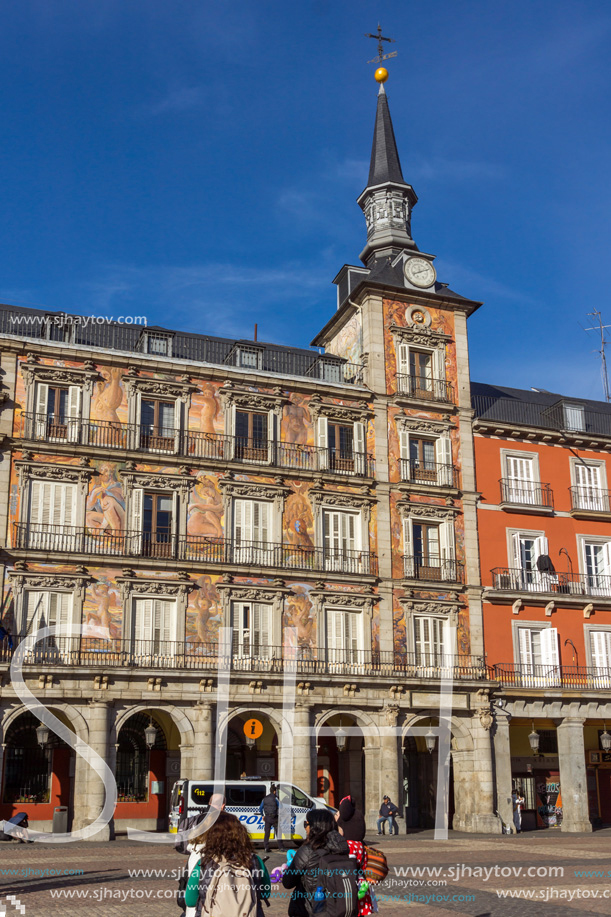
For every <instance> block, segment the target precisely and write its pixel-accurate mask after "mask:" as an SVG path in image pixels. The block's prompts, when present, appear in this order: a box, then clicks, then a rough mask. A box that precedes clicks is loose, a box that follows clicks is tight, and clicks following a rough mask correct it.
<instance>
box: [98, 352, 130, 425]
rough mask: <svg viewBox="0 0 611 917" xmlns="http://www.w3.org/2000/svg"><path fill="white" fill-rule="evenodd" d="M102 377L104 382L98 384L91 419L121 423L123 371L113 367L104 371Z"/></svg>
mask: <svg viewBox="0 0 611 917" xmlns="http://www.w3.org/2000/svg"><path fill="white" fill-rule="evenodd" d="M101 375H102V378H103V379H104V381H103V382H97V383H96V393H95V395H94V398H93V401H92V403H91V419H92V420H106V421H108V422H109V423H120V422H121V421H120V419H119V415H118V414H117V408H118V407H119V405H120V404H121V402H122V401H123V386H122V385H121V377H122V375H123V370H122V369H121V368H120V367H119V366H111V367H110V368H109V369H104V370H102V372H101Z"/></svg>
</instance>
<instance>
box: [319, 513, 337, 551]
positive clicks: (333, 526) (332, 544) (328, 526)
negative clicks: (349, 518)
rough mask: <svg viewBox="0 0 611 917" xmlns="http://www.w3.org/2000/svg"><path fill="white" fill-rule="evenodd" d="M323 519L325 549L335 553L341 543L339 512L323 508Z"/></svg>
mask: <svg viewBox="0 0 611 917" xmlns="http://www.w3.org/2000/svg"><path fill="white" fill-rule="evenodd" d="M323 520H324V541H325V550H327V551H329V552H331V553H334V554H336V553H337V552H338V551H339V549H340V544H341V541H340V539H341V521H340V514H339V513H336V512H332V511H331V510H325V512H324V513H323Z"/></svg>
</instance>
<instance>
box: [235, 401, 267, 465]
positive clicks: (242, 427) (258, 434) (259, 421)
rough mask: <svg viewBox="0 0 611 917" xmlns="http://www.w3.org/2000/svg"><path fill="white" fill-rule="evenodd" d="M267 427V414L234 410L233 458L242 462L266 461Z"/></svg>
mask: <svg viewBox="0 0 611 917" xmlns="http://www.w3.org/2000/svg"><path fill="white" fill-rule="evenodd" d="M268 429H269V416H268V414H263V413H256V412H254V411H240V410H236V412H235V451H234V456H235V458H236V459H239V460H240V461H243V462H267V461H268V459H269V443H268V440H269V435H268Z"/></svg>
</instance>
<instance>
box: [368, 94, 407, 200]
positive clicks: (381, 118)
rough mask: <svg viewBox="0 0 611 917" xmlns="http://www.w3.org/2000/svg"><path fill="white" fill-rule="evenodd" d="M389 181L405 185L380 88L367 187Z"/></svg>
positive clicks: (391, 127) (384, 95) (388, 114)
mask: <svg viewBox="0 0 611 917" xmlns="http://www.w3.org/2000/svg"><path fill="white" fill-rule="evenodd" d="M389 181H391V182H398V183H400V184H402V185H404V184H406V182H405V180H404V178H403V173H402V171H401V163H400V161H399V153H398V151H397V141H396V140H395V132H394V130H393V126H392V120H391V117H390V110H389V108H388V99H387V97H386V93H385V92H384V87H383V86H380V92H379V94H378V107H377V109H376V123H375V128H374V131H373V146H372V148H371V165H370V167H369V179H368V181H367V187H368V188H371V187H373V186H374V185H383V184H384V183H385V182H389Z"/></svg>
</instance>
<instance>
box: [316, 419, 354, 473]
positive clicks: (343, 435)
mask: <svg viewBox="0 0 611 917" xmlns="http://www.w3.org/2000/svg"><path fill="white" fill-rule="evenodd" d="M318 447H319V448H318V453H319V464H320V467H321V468H328V469H330V470H331V471H339V472H342V473H344V474H365V468H366V454H365V424H363V423H360V422H357V423H348V424H347V423H337V422H335V421H333V420H332V419H330V418H328V417H319V419H318Z"/></svg>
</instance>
